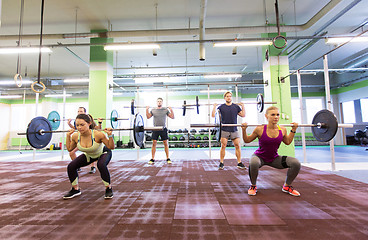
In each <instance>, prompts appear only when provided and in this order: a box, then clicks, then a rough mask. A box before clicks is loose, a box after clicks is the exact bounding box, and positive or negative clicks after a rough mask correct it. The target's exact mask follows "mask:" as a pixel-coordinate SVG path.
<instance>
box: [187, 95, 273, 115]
mask: <svg viewBox="0 0 368 240" xmlns="http://www.w3.org/2000/svg"><path fill="white" fill-rule="evenodd" d="M243 103H244V104H257V110H258V112H260V113H261V112H262V111H263V109H264V105H265V104H277V102H265V101H264V98H263V95H262V94H261V93H258V95H257V97H256V101H255V102H243ZM236 104H240V103H236ZM211 105H213V104H211V103H204V104H200V103H199V97H198V96H196V103H195V104H185V105H183V108H184V107H196V109H197V114H199V107H200V106H211Z"/></svg>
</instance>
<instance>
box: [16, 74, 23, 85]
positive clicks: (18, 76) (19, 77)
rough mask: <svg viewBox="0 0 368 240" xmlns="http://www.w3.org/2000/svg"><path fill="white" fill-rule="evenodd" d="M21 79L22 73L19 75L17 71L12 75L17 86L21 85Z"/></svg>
mask: <svg viewBox="0 0 368 240" xmlns="http://www.w3.org/2000/svg"><path fill="white" fill-rule="evenodd" d="M18 79H19V82H20V83H18ZM22 80H23V78H22V75H20V74H19V73H17V74H15V75H14V81H15V84H16V85H17V86H18V87H21V86H22Z"/></svg>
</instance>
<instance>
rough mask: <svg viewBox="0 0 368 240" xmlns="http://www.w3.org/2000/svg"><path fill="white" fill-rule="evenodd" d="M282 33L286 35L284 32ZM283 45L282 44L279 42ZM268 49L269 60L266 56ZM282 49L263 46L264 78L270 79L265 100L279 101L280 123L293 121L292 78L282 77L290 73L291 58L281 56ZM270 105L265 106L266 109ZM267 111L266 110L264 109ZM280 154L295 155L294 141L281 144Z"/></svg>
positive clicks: (265, 92) (267, 35)
mask: <svg viewBox="0 0 368 240" xmlns="http://www.w3.org/2000/svg"><path fill="white" fill-rule="evenodd" d="M282 35H284V36H285V34H284V33H282ZM275 36H277V33H265V34H262V37H265V38H266V37H267V38H273V37H275ZM278 45H281V44H278ZM267 50H268V56H269V57H268V60H267V59H266V58H265V56H266V51H267ZM281 51H282V49H277V48H275V47H274V46H273V45H270V46H264V47H262V52H263V79H264V81H268V85H267V86H265V88H264V97H265V102H277V105H276V106H277V107H278V108H279V110H280V121H279V124H286V123H291V122H292V119H291V118H292V113H291V90H290V78H289V77H288V78H286V79H284V80H283V81H281V77H283V76H286V75H288V74H289V59H288V56H287V52H284V53H283V54H281V55H280V56H279V53H280V52H281ZM267 107H269V106H267V105H266V106H265V110H266V109H267ZM264 113H265V111H264ZM290 129H291V128H290V127H287V133H288V134H289V132H290ZM278 152H279V155H287V156H293V157H294V156H295V146H294V142H292V143H291V144H290V145H288V146H287V145H285V144H281V145H280V148H279V151H278Z"/></svg>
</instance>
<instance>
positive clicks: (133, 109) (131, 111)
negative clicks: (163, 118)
mask: <svg viewBox="0 0 368 240" xmlns="http://www.w3.org/2000/svg"><path fill="white" fill-rule="evenodd" d="M185 104H186V101H184V105H183V106H182V107H171V108H173V109H182V110H183V116H185V113H186V110H187V109H189V108H187V107H186V106H185ZM123 108H130V113H131V114H132V115H134V114H135V109H136V108H146V106H136V105H135V101H134V99H132V101H131V102H130V107H128V106H123ZM191 109H192V108H191Z"/></svg>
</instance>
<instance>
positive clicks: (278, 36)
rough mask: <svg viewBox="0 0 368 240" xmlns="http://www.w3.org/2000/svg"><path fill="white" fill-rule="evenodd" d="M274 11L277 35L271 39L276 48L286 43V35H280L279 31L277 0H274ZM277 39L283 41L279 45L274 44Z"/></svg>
mask: <svg viewBox="0 0 368 240" xmlns="http://www.w3.org/2000/svg"><path fill="white" fill-rule="evenodd" d="M275 13H276V25H277V36H276V37H274V38H273V39H272V45H273V46H274V47H275V48H277V49H283V48H284V47H285V46H286V44H287V40H286V37H284V36H282V35H281V32H280V19H279V4H278V1H277V0H275ZM277 40H283V41H284V43H283V44H282V45H281V46H278V45H277V44H276V41H277ZM267 60H268V59H267Z"/></svg>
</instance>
